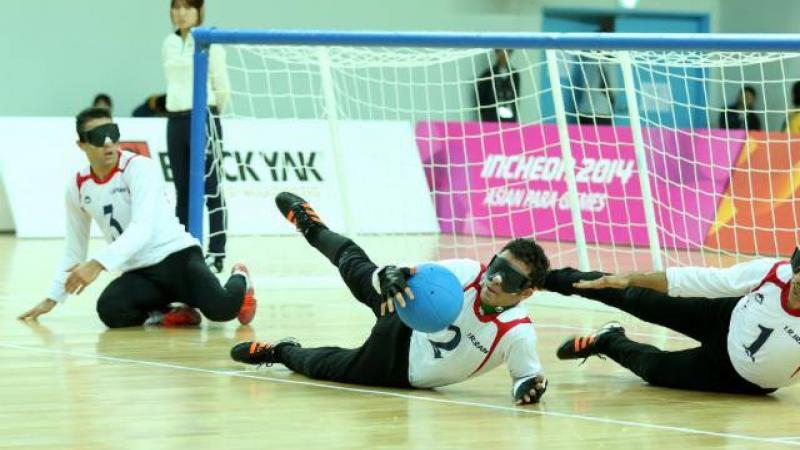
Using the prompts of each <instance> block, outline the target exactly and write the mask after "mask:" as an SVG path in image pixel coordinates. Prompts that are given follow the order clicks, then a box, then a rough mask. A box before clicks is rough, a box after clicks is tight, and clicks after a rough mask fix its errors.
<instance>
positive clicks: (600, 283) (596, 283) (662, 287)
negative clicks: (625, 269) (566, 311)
mask: <svg viewBox="0 0 800 450" xmlns="http://www.w3.org/2000/svg"><path fill="white" fill-rule="evenodd" d="M573 286H574V287H576V288H578V289H607V288H612V289H625V288H627V287H633V286H635V287H643V288H647V289H653V290H655V291H658V292H664V293H666V292H667V290H668V285H667V274H666V273H665V272H632V273H629V274H626V275H606V276H603V277H600V278H597V279H595V280H581V281H578V282H577V283H575V284H573Z"/></svg>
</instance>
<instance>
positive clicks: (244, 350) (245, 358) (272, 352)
mask: <svg viewBox="0 0 800 450" xmlns="http://www.w3.org/2000/svg"><path fill="white" fill-rule="evenodd" d="M285 345H291V346H293V347H300V343H299V342H297V341H296V340H294V339H293V338H284V339H281V340H280V341H278V342H276V343H274V344H273V343H271V342H255V341H253V342H242V343H239V344H236V345H234V346H233V348H231V358H232V359H233V360H234V361H237V362H240V363H245V364H253V365H259V364H266V365H267V366H271V365H273V364H275V363H277V362H279V361H278V350H279V349H280V348H281V347H283V346H285Z"/></svg>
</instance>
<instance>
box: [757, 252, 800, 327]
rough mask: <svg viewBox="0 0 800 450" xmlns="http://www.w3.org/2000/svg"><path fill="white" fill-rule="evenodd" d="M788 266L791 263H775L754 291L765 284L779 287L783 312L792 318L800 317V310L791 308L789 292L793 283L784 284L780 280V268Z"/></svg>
mask: <svg viewBox="0 0 800 450" xmlns="http://www.w3.org/2000/svg"><path fill="white" fill-rule="evenodd" d="M786 264H789V262H788V261H780V262H777V263H775V265H773V266H772V269H770V271H769V272H768V273H767V275H766V276H765V277H764V279H763V280H761V284H759V285H758V287H757V288H755V289H754V290H758V289H761V286H764V284H766V283H772V284H774V285H775V286H778V287H779V288H780V290H781V307H782V308H783V310H784V311H785V312H786V314H789V315H790V316H794V317H800V308H798V309H792V308H790V307H789V291H790V290H791V287H792V283H791V281H789V282H784V281H781V279H780V278H778V268H779V267H781V266H783V265H786Z"/></svg>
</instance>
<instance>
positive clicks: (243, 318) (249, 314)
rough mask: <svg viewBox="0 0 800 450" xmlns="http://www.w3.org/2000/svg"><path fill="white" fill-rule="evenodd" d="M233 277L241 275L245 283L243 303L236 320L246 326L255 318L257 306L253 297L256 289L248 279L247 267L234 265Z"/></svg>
mask: <svg viewBox="0 0 800 450" xmlns="http://www.w3.org/2000/svg"><path fill="white" fill-rule="evenodd" d="M233 275H242V276H243V277H244V280H245V283H246V290H245V291H244V301H243V302H242V308H241V309H240V310H239V316H238V319H239V323H241V324H242V325H247V324H248V323H250V322H252V321H253V318H254V317H255V316H256V306H258V303H257V302H256V297H255V295H256V289H255V287H254V286H253V280H252V279H251V278H250V271H249V270H247V266H245V265H244V264H242V263H236V264H234V265H233V269H232V270H231V276H233Z"/></svg>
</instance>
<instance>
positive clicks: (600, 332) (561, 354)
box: [556, 321, 625, 360]
mask: <svg viewBox="0 0 800 450" xmlns="http://www.w3.org/2000/svg"><path fill="white" fill-rule="evenodd" d="M610 333H617V334H622V335H625V329H624V328H622V325H620V323H619V322H616V321H611V322H607V323H605V324H603V326H601V327H600V328H598V329H597V331H595V332H594V333H592V334H590V335H588V336H573V337H571V338H569V339H567V340H566V341H564V343H563V344H561V347H558V350H557V351H556V356H557V357H558V359H581V358H583V359H584V360H585V359H586V358H588V357H590V356H592V355H596V354H598V353H599V352H598V351H597V341H598V340H599V339H600V337H602V336H606V335H608V334H610Z"/></svg>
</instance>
